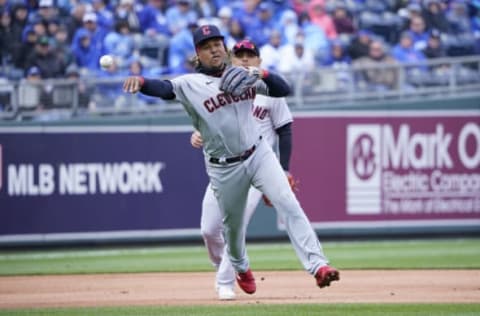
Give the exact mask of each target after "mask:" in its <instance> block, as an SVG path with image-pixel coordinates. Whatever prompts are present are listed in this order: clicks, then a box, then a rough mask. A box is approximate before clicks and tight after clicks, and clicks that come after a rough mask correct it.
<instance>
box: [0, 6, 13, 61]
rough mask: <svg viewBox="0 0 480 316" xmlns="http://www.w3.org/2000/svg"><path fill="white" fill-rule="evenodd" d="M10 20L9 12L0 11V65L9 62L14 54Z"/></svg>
mask: <svg viewBox="0 0 480 316" xmlns="http://www.w3.org/2000/svg"><path fill="white" fill-rule="evenodd" d="M11 22H12V19H11V17H10V13H9V12H8V11H3V12H2V11H0V67H1V66H3V65H7V63H11V59H12V55H13V54H14V46H13V45H14V43H15V38H14V34H13V32H12V24H11Z"/></svg>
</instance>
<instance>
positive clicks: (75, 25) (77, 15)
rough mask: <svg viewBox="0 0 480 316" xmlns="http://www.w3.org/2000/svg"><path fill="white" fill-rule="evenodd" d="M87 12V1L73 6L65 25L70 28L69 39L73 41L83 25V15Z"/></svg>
mask: <svg viewBox="0 0 480 316" xmlns="http://www.w3.org/2000/svg"><path fill="white" fill-rule="evenodd" d="M86 12H87V5H86V4H85V3H82V2H80V3H77V4H75V6H74V7H73V8H72V11H71V12H70V15H69V16H68V17H67V18H66V21H65V25H66V26H67V29H68V39H69V41H70V42H73V41H74V40H73V37H74V35H75V32H76V31H77V30H78V29H80V28H81V27H83V16H84V15H85V13H86Z"/></svg>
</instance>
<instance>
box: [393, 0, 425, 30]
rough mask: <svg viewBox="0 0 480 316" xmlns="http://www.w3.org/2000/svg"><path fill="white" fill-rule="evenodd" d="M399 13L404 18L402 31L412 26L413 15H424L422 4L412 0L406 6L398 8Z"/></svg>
mask: <svg viewBox="0 0 480 316" xmlns="http://www.w3.org/2000/svg"><path fill="white" fill-rule="evenodd" d="M398 15H399V16H400V17H401V18H402V20H403V22H402V26H401V27H400V31H405V30H408V29H409V28H410V22H411V21H412V18H413V17H416V16H422V6H421V5H420V4H419V3H416V2H412V3H410V4H408V6H407V7H406V8H401V9H400V10H398Z"/></svg>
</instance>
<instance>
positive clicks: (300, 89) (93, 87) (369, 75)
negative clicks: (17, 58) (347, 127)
mask: <svg viewBox="0 0 480 316" xmlns="http://www.w3.org/2000/svg"><path fill="white" fill-rule="evenodd" d="M384 71H390V72H391V73H392V74H394V81H393V84H390V85H383V84H382V83H381V81H380V80H378V77H381V74H382V72H384ZM284 75H285V77H286V78H287V79H288V80H289V81H290V82H291V84H292V87H293V93H292V95H291V96H289V97H288V98H287V101H288V103H289V105H290V106H291V107H292V108H304V109H306V108H315V109H325V108H328V109H335V108H342V107H346V106H348V107H355V106H356V105H359V106H361V105H365V104H366V103H368V104H372V105H374V104H378V105H382V106H385V105H388V104H389V103H390V102H398V101H405V100H408V101H414V100H429V99H430V100H435V99H442V100H444V99H448V98H451V99H454V98H458V97H459V96H473V97H477V96H478V97H479V98H480V56H470V57H455V58H441V59H434V60H428V61H425V62H422V63H416V64H400V63H398V64H393V65H385V64H379V65H375V66H361V67H359V66H351V65H347V66H345V65H342V66H334V67H321V68H316V69H312V70H306V71H304V72H299V73H295V74H288V73H287V74H284ZM165 78H168V77H167V76H166V77H165ZM122 83H123V78H117V79H104V78H102V79H100V78H94V77H93V78H88V79H80V80H65V79H61V80H43V81H41V82H34V83H32V82H28V81H25V80H21V81H18V82H13V81H8V80H6V79H2V80H0V120H3V121H7V120H13V121H29V120H37V121H52V120H59V119H67V120H69V119H75V118H79V117H80V118H89V117H98V116H101V117H105V116H121V115H152V114H159V115H162V114H166V113H171V112H175V113H177V112H179V111H183V110H182V107H181V105H180V104H178V103H176V102H166V101H163V100H161V99H159V98H150V97H145V96H143V95H141V94H134V95H131V94H126V93H123V91H122ZM390 83H391V82H390Z"/></svg>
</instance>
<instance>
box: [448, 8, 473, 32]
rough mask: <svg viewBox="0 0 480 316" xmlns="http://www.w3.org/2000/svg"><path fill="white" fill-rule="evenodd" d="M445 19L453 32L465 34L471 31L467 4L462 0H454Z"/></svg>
mask: <svg viewBox="0 0 480 316" xmlns="http://www.w3.org/2000/svg"><path fill="white" fill-rule="evenodd" d="M447 20H448V23H449V24H450V30H451V32H452V33H453V34H465V33H470V32H471V31H472V28H471V25H470V17H469V16H468V11H467V5H466V3H464V2H463V1H459V0H455V1H453V2H452V3H451V9H450V10H449V12H448V13H447Z"/></svg>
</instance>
